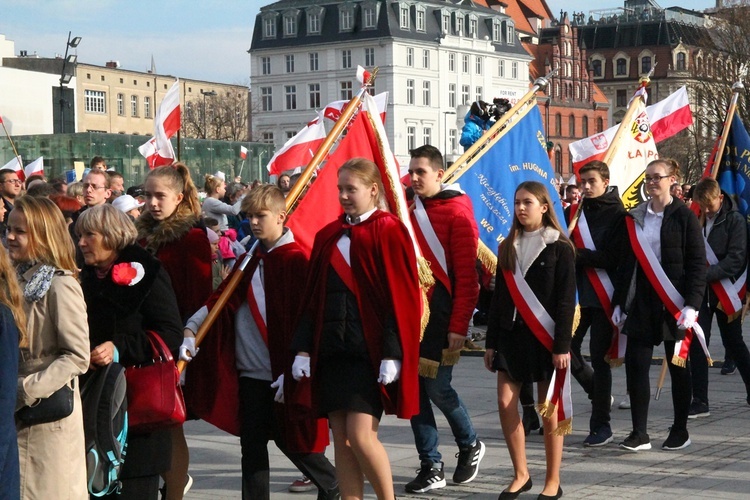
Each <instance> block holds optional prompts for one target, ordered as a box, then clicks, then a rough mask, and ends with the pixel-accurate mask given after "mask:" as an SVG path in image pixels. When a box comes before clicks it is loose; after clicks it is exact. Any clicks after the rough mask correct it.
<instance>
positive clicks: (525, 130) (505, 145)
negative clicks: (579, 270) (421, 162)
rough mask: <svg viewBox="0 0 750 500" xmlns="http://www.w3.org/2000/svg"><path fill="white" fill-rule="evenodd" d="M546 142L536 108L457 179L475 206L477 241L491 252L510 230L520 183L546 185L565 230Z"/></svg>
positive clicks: (540, 118) (556, 213)
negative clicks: (535, 182) (477, 229)
mask: <svg viewBox="0 0 750 500" xmlns="http://www.w3.org/2000/svg"><path fill="white" fill-rule="evenodd" d="M546 143H547V140H546V138H545V135H544V129H543V127H542V115H541V113H540V112H539V108H537V107H536V106H535V107H534V109H532V110H531V111H529V113H528V114H527V115H526V116H524V117H523V118H522V119H521V120H520V121H519V122H518V123H516V124H515V125H514V126H513V128H512V129H511V130H510V131H509V132H508V133H507V134H506V135H505V137H503V138H502V139H500V140H499V141H498V142H497V143H495V145H494V146H492V147H491V148H490V150H489V151H487V152H485V153H484V154H483V155H482V157H481V158H480V159H479V160H478V161H477V162H476V163H475V164H474V165H473V166H472V167H471V168H470V169H469V170H468V172H466V174H464V175H463V176H462V177H461V178H460V179H459V183H460V185H461V189H462V190H463V191H465V192H466V194H467V195H469V197H470V198H471V201H472V204H473V205H474V216H475V217H476V220H477V226H478V228H479V239H480V240H481V241H482V242H483V243H484V244H485V245H486V246H487V247H488V248H489V249H490V250H491V251H493V252H495V251H497V246H498V245H499V244H500V242H501V241H502V240H503V239H504V238H505V237H506V235H507V234H508V232H509V231H510V226H511V224H512V222H513V210H514V195H515V192H516V187H517V186H518V185H519V184H520V183H522V182H525V181H537V182H541V183H542V184H544V185H545V186H547V189H548V190H549V193H550V197H551V199H552V202H553V204H554V209H555V215H557V219H558V221H559V222H560V225H561V226H562V227H563V228H566V227H567V225H566V223H565V218H564V216H563V209H562V203H561V201H560V195H559V193H558V191H557V187H556V183H555V174H554V171H553V169H552V165H551V164H550V161H549V157H548V156H547V148H546Z"/></svg>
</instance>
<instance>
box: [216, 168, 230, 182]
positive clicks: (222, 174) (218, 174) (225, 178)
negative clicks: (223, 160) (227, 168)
mask: <svg viewBox="0 0 750 500" xmlns="http://www.w3.org/2000/svg"><path fill="white" fill-rule="evenodd" d="M214 177H218V178H219V179H221V180H222V181H226V180H227V176H226V175H225V174H224V172H222V171H221V170H217V171H216V173H215V174H214Z"/></svg>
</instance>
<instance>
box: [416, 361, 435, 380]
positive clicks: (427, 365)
mask: <svg viewBox="0 0 750 500" xmlns="http://www.w3.org/2000/svg"><path fill="white" fill-rule="evenodd" d="M439 367H440V363H439V362H437V361H434V360H432V359H427V358H419V369H418V370H417V372H418V373H419V375H420V376H422V377H427V378H437V372H438V368H439Z"/></svg>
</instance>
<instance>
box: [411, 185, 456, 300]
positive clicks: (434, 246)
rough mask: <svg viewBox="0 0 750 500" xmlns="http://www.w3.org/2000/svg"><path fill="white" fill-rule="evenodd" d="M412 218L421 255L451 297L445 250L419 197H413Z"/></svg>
mask: <svg viewBox="0 0 750 500" xmlns="http://www.w3.org/2000/svg"><path fill="white" fill-rule="evenodd" d="M414 218H415V219H416V220H417V224H416V226H414V228H415V231H414V232H415V233H416V235H417V241H418V242H419V246H420V248H421V250H422V254H423V255H424V256H425V257H426V258H427V260H428V261H430V270H431V271H432V274H433V276H435V278H436V279H438V280H440V283H442V284H443V286H444V287H445V289H446V290H448V293H449V294H451V295H452V293H453V292H452V290H451V280H450V278H449V277H448V261H447V260H446V258H445V249H444V248H443V244H442V243H440V240H439V239H438V236H437V234H436V233H435V228H433V227H432V223H431V222H430V218H429V217H428V216H427V210H425V208H424V204H423V203H422V200H421V199H420V198H419V196H416V195H415V196H414Z"/></svg>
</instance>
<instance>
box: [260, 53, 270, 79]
mask: <svg viewBox="0 0 750 500" xmlns="http://www.w3.org/2000/svg"><path fill="white" fill-rule="evenodd" d="M260 72H261V74H262V75H270V74H271V58H270V57H261V58H260Z"/></svg>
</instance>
